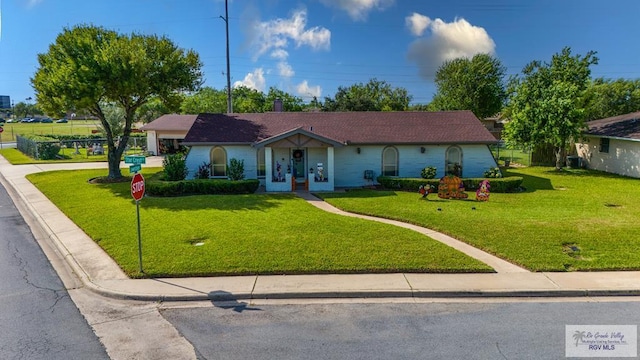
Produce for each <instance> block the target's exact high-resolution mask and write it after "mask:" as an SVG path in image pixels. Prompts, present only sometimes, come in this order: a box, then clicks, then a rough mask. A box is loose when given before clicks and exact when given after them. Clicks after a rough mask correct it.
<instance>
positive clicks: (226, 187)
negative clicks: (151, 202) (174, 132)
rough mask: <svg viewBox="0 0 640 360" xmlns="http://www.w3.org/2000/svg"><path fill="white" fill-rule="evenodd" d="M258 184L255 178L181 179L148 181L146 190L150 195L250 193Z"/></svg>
mask: <svg viewBox="0 0 640 360" xmlns="http://www.w3.org/2000/svg"><path fill="white" fill-rule="evenodd" d="M259 186H260V181H259V180H257V179H251V180H238V181H229V180H222V179H194V180H181V181H149V182H148V183H147V184H146V192H147V194H149V195H151V196H183V195H211V194H217V195H230V194H252V193H254V192H255V191H256V190H258V187H259Z"/></svg>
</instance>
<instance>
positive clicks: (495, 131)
mask: <svg viewBox="0 0 640 360" xmlns="http://www.w3.org/2000/svg"><path fill="white" fill-rule="evenodd" d="M480 121H481V122H482V124H483V125H484V126H485V127H486V128H487V130H489V131H490V132H491V135H493V137H495V138H496V139H498V140H500V139H501V138H502V129H503V128H504V124H503V122H502V121H503V120H502V119H500V117H499V116H492V117H488V118H484V119H480Z"/></svg>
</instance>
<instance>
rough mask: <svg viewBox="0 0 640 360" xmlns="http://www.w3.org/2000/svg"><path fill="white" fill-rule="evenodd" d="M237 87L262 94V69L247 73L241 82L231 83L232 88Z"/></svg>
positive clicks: (263, 83) (263, 86) (264, 84)
mask: <svg viewBox="0 0 640 360" xmlns="http://www.w3.org/2000/svg"><path fill="white" fill-rule="evenodd" d="M239 86H246V87H248V88H250V89H255V90H258V91H261V92H264V90H265V88H266V81H265V79H264V70H263V69H262V68H257V69H255V70H254V71H253V72H251V73H248V74H247V75H246V76H245V77H244V79H243V80H242V81H236V82H234V83H233V87H234V88H235V87H239Z"/></svg>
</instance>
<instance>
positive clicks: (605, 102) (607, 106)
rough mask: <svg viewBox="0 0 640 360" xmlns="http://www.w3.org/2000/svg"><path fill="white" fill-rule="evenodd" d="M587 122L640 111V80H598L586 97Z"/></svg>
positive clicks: (587, 91)
mask: <svg viewBox="0 0 640 360" xmlns="http://www.w3.org/2000/svg"><path fill="white" fill-rule="evenodd" d="M584 106H585V119H586V120H587V121H590V120H597V119H604V118H608V117H611V116H617V115H623V114H628V113H632V112H636V111H640V80H638V79H635V80H627V79H616V80H611V79H603V78H598V79H595V80H593V81H591V82H590V83H589V86H588V87H587V90H586V91H585V96H584Z"/></svg>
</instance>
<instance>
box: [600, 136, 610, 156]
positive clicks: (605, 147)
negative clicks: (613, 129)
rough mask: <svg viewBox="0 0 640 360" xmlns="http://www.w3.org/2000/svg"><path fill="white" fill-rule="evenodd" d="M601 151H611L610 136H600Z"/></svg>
mask: <svg viewBox="0 0 640 360" xmlns="http://www.w3.org/2000/svg"><path fill="white" fill-rule="evenodd" d="M600 152H601V153H608V152H609V139H608V138H600Z"/></svg>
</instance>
